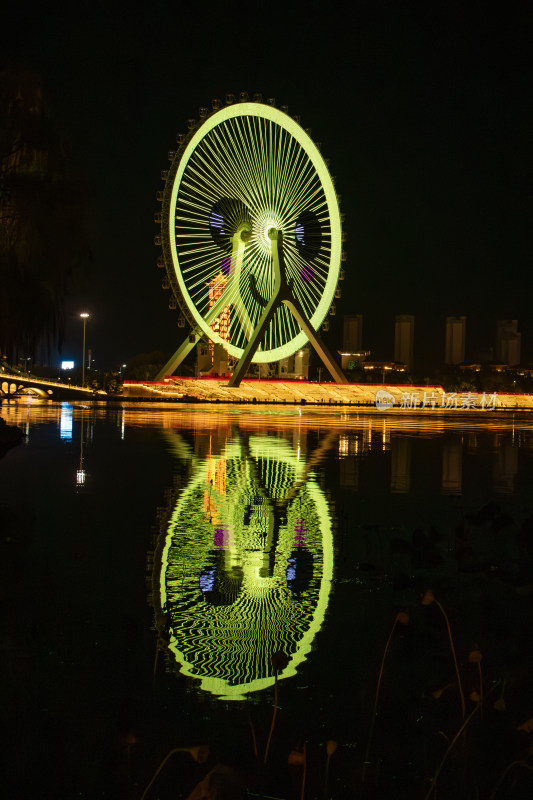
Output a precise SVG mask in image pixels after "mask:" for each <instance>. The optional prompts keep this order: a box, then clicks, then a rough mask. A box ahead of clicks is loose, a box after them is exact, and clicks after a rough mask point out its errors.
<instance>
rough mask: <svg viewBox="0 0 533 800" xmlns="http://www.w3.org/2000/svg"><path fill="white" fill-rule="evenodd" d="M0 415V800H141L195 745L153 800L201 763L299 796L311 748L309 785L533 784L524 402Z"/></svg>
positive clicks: (514, 787) (531, 429) (376, 790)
mask: <svg viewBox="0 0 533 800" xmlns="http://www.w3.org/2000/svg"><path fill="white" fill-rule="evenodd" d="M1 416H2V417H3V418H4V419H5V420H6V421H7V422H8V423H11V424H17V425H18V426H20V427H21V428H22V429H23V431H24V433H25V438H24V440H23V442H22V443H21V444H20V445H18V446H16V447H15V448H12V449H11V450H9V451H8V452H7V453H6V454H5V455H4V456H3V458H2V459H1V460H0V476H1V484H0V487H1V488H0V519H1V522H2V534H3V535H2V546H3V558H2V565H3V585H4V587H5V589H6V594H5V601H4V623H3V637H2V642H3V662H4V670H5V678H4V687H5V689H6V691H5V693H4V718H5V719H6V720H7V722H8V730H9V744H8V747H7V749H6V750H5V753H4V756H5V758H6V763H5V767H4V775H5V783H6V785H9V787H10V789H11V792H12V796H20V797H22V796H29V795H31V794H32V793H36V792H39V793H41V794H44V795H45V796H55V797H61V798H71V797H72V798H75V797H76V798H80V797H83V798H94V797H109V798H122V797H124V798H130V797H131V798H140V797H141V796H142V794H143V791H144V789H145V788H146V786H147V785H148V782H149V781H150V778H151V777H152V775H153V773H154V771H155V769H156V767H157V765H158V764H159V763H160V762H161V760H162V759H163V758H164V756H165V755H166V754H167V753H168V752H169V751H170V750H171V749H172V748H175V747H190V746H191V745H196V744H204V743H205V744H209V746H210V753H211V755H210V756H209V759H208V760H207V761H206V762H205V764H201V763H200V764H199V763H196V762H195V761H194V760H193V759H192V758H190V756H189V755H187V754H176V755H175V756H173V757H172V758H171V759H170V760H169V762H168V765H167V766H166V767H165V768H164V769H163V771H162V772H161V774H160V776H159V777H158V779H157V780H156V781H155V782H154V785H153V786H152V788H151V789H150V792H149V793H148V794H147V795H146V796H147V798H148V797H154V798H155V797H160V798H166V797H169V798H170V797H186V796H187V794H188V792H189V791H190V789H191V788H192V787H193V786H194V784H195V782H196V781H197V780H199V779H200V778H201V777H203V775H204V774H205V771H206V769H207V767H208V766H213V764H215V763H217V761H222V762H224V763H226V764H231V765H233V766H235V767H236V768H238V769H239V770H240V771H242V772H243V773H244V775H245V778H246V781H247V783H248V786H249V788H250V791H252V792H254V793H255V794H261V795H263V796H267V795H269V796H274V797H280V798H292V797H295V798H297V797H300V793H301V782H302V778H303V767H302V764H301V762H302V761H303V759H304V752H305V760H306V769H305V781H306V784H305V797H306V798H311V797H324V796H326V797H334V798H337V797H338V798H341V797H345V796H346V797H353V796H354V794H355V793H356V792H357V791H358V792H359V793H360V794H359V796H363V797H366V796H368V797H422V798H423V797H425V796H429V795H428V794H427V793H428V792H430V791H431V788H432V786H435V788H436V789H437V788H438V797H439V798H440V799H441V800H442V798H444V797H452V796H453V797H454V798H458V797H463V796H464V797H472V798H474V797H489V796H491V792H493V793H494V792H495V794H494V795H493V796H494V797H497V798H499V797H515V796H516V797H522V796H524V797H529V796H532V793H533V786H532V783H531V777H530V776H531V774H532V773H531V772H530V771H529V769H528V765H529V761H528V759H530V758H531V756H530V755H529V750H528V747H529V745H530V743H531V732H530V731H529V727H528V724H527V723H528V720H530V719H531V718H532V717H533V680H532V678H531V675H532V674H533V670H532V667H533V646H532V643H531V623H532V599H533V579H532V574H533V573H532V566H533V495H532V491H531V487H532V485H533V484H532V479H533V418H532V417H531V416H530V415H528V414H518V413H501V412H496V413H491V412H481V411H470V412H469V411H466V412H461V411H458V410H457V411H450V412H448V413H441V412H428V413H427V414H424V413H418V414H416V413H410V412H409V411H408V410H405V412H403V411H402V410H400V409H397V410H395V411H394V412H392V411H390V412H383V413H381V412H379V411H377V410H365V411H361V410H355V409H351V408H349V409H343V408H342V407H333V408H331V409H319V408H316V409H311V408H298V407H283V408H280V407H268V406H262V407H257V408H256V407H254V408H253V409H251V408H250V407H249V406H248V407H238V406H231V407H230V406H222V405H217V406H210V407H207V406H201V405H191V406H187V405H168V404H165V405H161V406H158V405H157V404H150V405H146V406H145V405H142V404H124V405H121V404H116V405H111V404H109V405H107V404H99V405H94V406H92V405H83V404H75V405H72V404H68V403H50V402H41V401H36V400H31V399H28V400H24V401H6V400H4V401H3V403H2V406H1ZM428 590H430V591H429V593H428ZM448 626H449V627H448ZM275 653H282V654H285V655H286V657H287V659H288V660H287V663H285V662H284V660H283V658H282V660H281V661H279V662H276V663H277V666H278V680H277V681H275V670H274V667H273V664H272V655H273V654H275ZM378 684H379V685H378ZM377 687H378V690H377ZM274 693H276V694H277V711H276V718H275V726H274V729H273V733H272V736H271V739H270V741H269V743H268V748H269V752H268V765H267V767H261V768H260V767H259V765H260V764H262V762H263V761H264V760H265V759H264V752H265V749H266V747H267V741H268V737H269V731H270V729H271V723H272V712H273V702H274ZM463 725H464V729H463V732H462V734H461V735H460V736H459V738H458V739H457V743H454V737H455V736H456V734H457V733H458V731H459V730H460V729H461V727H462V726H463ZM530 727H531V728H533V723H530ZM521 728H522V729H521ZM328 741H329V742H334V743H335V745H333V744H330V745H329V746H328V745H327V744H326V743H327V742H328ZM448 748H450V750H449V752H447V749H448ZM328 750H329V753H330V755H329V756H328ZM291 754H292V755H291ZM289 756H290V758H289ZM443 759H444V761H443ZM289 761H290V762H291V763H289ZM441 762H442V763H441ZM326 763H328V767H327V775H326ZM524 764H525V766H524ZM365 765H366V766H365ZM435 777H437V779H438V784H433V783H432V779H435ZM433 795H435V793H433Z"/></svg>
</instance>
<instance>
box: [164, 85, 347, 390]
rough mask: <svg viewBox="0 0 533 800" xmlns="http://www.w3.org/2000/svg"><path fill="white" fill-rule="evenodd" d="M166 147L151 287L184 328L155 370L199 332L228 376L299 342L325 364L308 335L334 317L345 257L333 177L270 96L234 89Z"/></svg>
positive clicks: (179, 355) (172, 365)
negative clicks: (161, 273)
mask: <svg viewBox="0 0 533 800" xmlns="http://www.w3.org/2000/svg"><path fill="white" fill-rule="evenodd" d="M178 143H179V145H180V146H179V149H178V150H177V151H171V152H170V153H169V158H170V159H171V166H170V169H168V170H165V171H164V172H163V175H162V177H163V178H164V179H165V181H166V183H165V189H164V191H163V192H161V193H159V199H160V200H161V202H162V207H161V212H160V213H158V215H157V217H156V220H157V222H160V224H161V233H160V234H158V236H157V237H156V243H158V244H160V245H161V246H162V258H161V259H160V262H159V263H160V265H161V266H164V267H165V269H166V277H165V279H164V282H163V285H164V286H166V287H167V288H171V289H172V292H173V298H172V300H171V304H175V303H177V304H178V305H179V307H180V309H181V312H182V315H183V317H182V324H184V321H185V320H186V321H187V322H188V323H189V325H190V326H191V329H192V335H189V336H188V337H187V339H186V341H185V342H184V343H183V345H182V346H181V347H180V348H179V349H178V350H177V351H176V353H175V354H174V356H173V357H172V358H171V359H170V361H169V362H168V364H167V365H165V367H164V368H163V370H162V371H161V373H160V376H159V377H163V376H164V375H169V374H171V373H172V372H173V371H174V370H175V369H176V367H177V365H178V364H179V363H180V362H181V360H182V359H183V358H184V357H185V355H186V354H187V353H188V352H189V351H190V350H191V349H192V347H194V345H195V344H196V342H197V341H198V340H199V339H200V338H202V337H203V338H206V337H207V338H208V339H209V340H210V341H211V342H213V343H214V344H219V345H222V346H223V347H224V348H225V349H226V350H227V352H228V354H229V355H230V356H232V357H233V358H234V359H236V360H238V362H239V363H238V366H237V370H236V372H237V373H238V374H237V375H236V374H235V372H234V379H235V381H234V382H235V383H237V382H238V380H240V377H242V376H243V375H244V373H245V372H246V369H247V368H248V366H249V364H250V363H251V362H252V361H254V362H256V363H257V362H259V363H268V362H273V361H278V360H280V359H282V358H285V357H287V356H290V355H292V354H293V353H295V352H296V351H297V350H299V349H300V348H302V347H303V346H304V345H305V344H306V343H307V342H308V341H311V342H312V343H313V345H314V346H315V349H317V351H318V352H319V354H320V355H321V357H322V359H323V360H324V361H325V362H326V363H327V359H330V356H329V353H327V350H326V349H325V347H324V346H323V344H322V342H321V341H320V339H319V337H318V336H317V334H316V331H317V330H318V329H319V328H320V326H321V325H322V324H323V323H324V320H325V319H326V317H327V315H328V314H329V313H334V310H335V305H334V300H335V298H336V297H339V296H340V289H339V287H338V282H339V280H340V279H342V277H343V274H344V273H343V269H342V261H343V259H344V258H345V256H344V253H343V251H342V230H341V215H340V212H339V202H338V197H337V193H336V191H335V186H334V181H333V179H332V177H331V175H330V173H329V170H328V167H327V165H326V162H325V160H324V158H323V157H322V155H321V153H320V150H319V148H318V146H317V145H316V144H315V142H313V140H312V139H311V137H310V135H309V132H307V131H305V130H304V129H303V128H302V127H301V126H300V124H299V121H298V120H297V119H295V118H293V117H291V116H289V114H288V110H287V109H286V108H284V109H278V108H276V107H275V105H274V101H273V100H272V101H270V100H269V101H268V103H263V102H262V100H261V96H260V95H254V100H253V102H250V101H249V100H248V96H247V95H246V94H245V93H242V94H241V96H240V102H235V98H234V97H233V96H232V95H228V96H227V98H226V105H225V106H223V107H222V106H221V103H220V102H218V101H214V102H213V109H212V111H209V110H208V109H206V108H203V109H200V122H199V123H197V122H196V121H194V120H190V121H189V134H188V135H187V136H186V137H182V136H179V137H178ZM183 318H184V319H183ZM330 360H331V359H330ZM327 366H328V367H329V368H330V371H333V374H334V376H335V378H336V379H337V380H341V381H343V380H344V376H343V375H342V373H340V370H338V368H337V367H336V365H335V364H334V362H332V363H331V364H330V363H327ZM332 368H333V369H332ZM335 369H336V370H337V371H336V372H335Z"/></svg>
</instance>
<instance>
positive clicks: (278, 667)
mask: <svg viewBox="0 0 533 800" xmlns="http://www.w3.org/2000/svg"><path fill="white" fill-rule="evenodd" d="M271 661H272V667H273V668H274V710H273V712H272V722H271V724H270V731H269V734H268V739H267V743H266V747H265V756H264V758H263V763H264V764H266V763H267V759H268V751H269V749H270V742H271V740H272V734H273V733H274V725H275V724H276V714H277V712H278V673H279V672H281V671H282V670H284V669H285V667H286V666H287V664H288V663H289V657H288V655H287V654H286V653H284V652H283V651H282V650H278V651H277V652H276V653H273V654H272V659H271Z"/></svg>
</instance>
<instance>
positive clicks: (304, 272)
mask: <svg viewBox="0 0 533 800" xmlns="http://www.w3.org/2000/svg"><path fill="white" fill-rule="evenodd" d="M300 277H301V279H302V280H303V281H305V282H306V283H311V281H312V280H313V278H314V277H315V271H314V269H313V267H310V266H309V265H308V264H304V266H303V267H302V268H301V270H300Z"/></svg>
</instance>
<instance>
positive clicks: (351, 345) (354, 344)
mask: <svg viewBox="0 0 533 800" xmlns="http://www.w3.org/2000/svg"><path fill="white" fill-rule="evenodd" d="M342 349H343V352H344V353H358V352H360V351H361V350H362V349H363V315H362V314H356V315H355V316H352V317H344V324H343V331H342Z"/></svg>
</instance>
